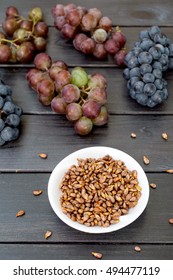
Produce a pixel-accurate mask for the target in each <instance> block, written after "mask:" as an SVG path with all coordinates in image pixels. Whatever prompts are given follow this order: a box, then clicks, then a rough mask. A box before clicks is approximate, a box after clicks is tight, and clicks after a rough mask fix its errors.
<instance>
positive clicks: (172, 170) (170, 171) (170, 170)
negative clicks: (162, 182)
mask: <svg viewBox="0 0 173 280" xmlns="http://www.w3.org/2000/svg"><path fill="white" fill-rule="evenodd" d="M165 172H167V173H173V169H168V170H165Z"/></svg>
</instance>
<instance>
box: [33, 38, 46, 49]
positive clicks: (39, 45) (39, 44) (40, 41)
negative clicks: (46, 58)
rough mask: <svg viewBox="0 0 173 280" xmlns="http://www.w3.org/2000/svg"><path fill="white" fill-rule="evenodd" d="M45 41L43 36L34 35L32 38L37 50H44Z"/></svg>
mask: <svg viewBox="0 0 173 280" xmlns="http://www.w3.org/2000/svg"><path fill="white" fill-rule="evenodd" d="M46 45H47V42H46V39H45V38H43V37H35V38H34V46H35V48H36V50H37V51H44V50H45V48H46Z"/></svg>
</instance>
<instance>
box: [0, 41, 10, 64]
mask: <svg viewBox="0 0 173 280" xmlns="http://www.w3.org/2000/svg"><path fill="white" fill-rule="evenodd" d="M11 55H12V53H11V49H10V47H9V46H7V45H1V44H0V63H7V62H8V61H9V60H10V58H11Z"/></svg>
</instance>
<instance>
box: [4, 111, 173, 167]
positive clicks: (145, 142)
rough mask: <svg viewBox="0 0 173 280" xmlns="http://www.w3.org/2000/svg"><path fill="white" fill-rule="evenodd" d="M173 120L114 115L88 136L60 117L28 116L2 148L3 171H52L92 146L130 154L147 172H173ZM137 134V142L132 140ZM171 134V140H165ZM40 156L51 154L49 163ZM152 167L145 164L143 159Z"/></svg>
mask: <svg viewBox="0 0 173 280" xmlns="http://www.w3.org/2000/svg"><path fill="white" fill-rule="evenodd" d="M172 127H173V119H172V117H170V116H164V117H163V116H143V115H139V116H131V117H129V116H113V115H111V116H110V119H109V123H108V125H106V126H105V127H95V129H94V130H93V132H92V133H90V134H89V135H87V136H86V137H82V136H79V135H77V134H76V133H75V131H74V128H73V124H72V123H70V122H69V121H67V120H66V118H65V117H63V116H58V115H48V116H45V115H38V116H33V115H27V116H26V115H25V116H23V117H22V129H21V136H20V137H19V139H18V140H17V141H14V142H11V143H8V144H7V145H5V146H3V147H1V157H0V171H16V170H17V171H18V172H19V171H22V172H23V171H52V169H53V168H54V167H55V165H57V163H58V162H59V161H60V160H62V159H63V158H64V157H65V156H67V155H68V154H70V153H72V152H74V151H76V150H78V149H81V148H85V147H88V146H110V147H113V148H117V149H120V150H123V151H124V152H127V153H128V154H130V155H131V156H132V157H134V158H135V159H136V160H137V161H138V162H139V163H140V164H141V165H142V167H143V168H144V169H145V170H146V171H150V172H151V171H154V172H158V171H161V172H164V171H165V170H167V169H172V168H173V166H172V162H173V154H172V153H171V152H170V151H172V150H173V135H172ZM131 132H135V133H136V134H137V138H136V139H132V138H131V137H130V134H131ZM162 132H167V134H168V141H165V140H163V139H162V137H161V134H162ZM39 153H47V154H48V158H47V159H46V160H43V159H40V157H39V156H38V154H39ZM144 155H145V156H148V157H149V158H150V164H149V165H145V164H144V163H143V156H144Z"/></svg>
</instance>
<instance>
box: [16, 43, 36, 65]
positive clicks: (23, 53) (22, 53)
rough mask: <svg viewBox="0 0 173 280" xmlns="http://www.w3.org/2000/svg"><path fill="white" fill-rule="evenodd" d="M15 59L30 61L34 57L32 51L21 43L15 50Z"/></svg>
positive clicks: (23, 61) (24, 61)
mask: <svg viewBox="0 0 173 280" xmlns="http://www.w3.org/2000/svg"><path fill="white" fill-rule="evenodd" d="M16 56H17V60H18V61H20V62H22V63H28V62H31V61H32V59H33V57H34V52H33V51H32V50H31V48H30V47H29V46H27V45H23V44H21V45H20V46H19V47H18V48H17V51H16Z"/></svg>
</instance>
